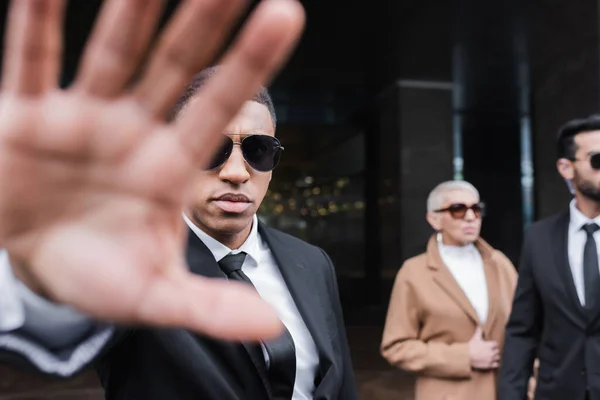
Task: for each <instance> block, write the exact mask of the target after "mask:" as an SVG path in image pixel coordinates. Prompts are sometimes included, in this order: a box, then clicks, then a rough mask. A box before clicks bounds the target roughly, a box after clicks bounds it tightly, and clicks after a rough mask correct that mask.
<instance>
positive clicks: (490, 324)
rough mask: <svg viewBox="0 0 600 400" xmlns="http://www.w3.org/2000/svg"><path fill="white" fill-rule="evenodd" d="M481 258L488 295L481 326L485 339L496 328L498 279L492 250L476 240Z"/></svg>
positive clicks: (498, 302)
mask: <svg viewBox="0 0 600 400" xmlns="http://www.w3.org/2000/svg"><path fill="white" fill-rule="evenodd" d="M475 245H476V246H477V249H478V250H479V253H480V254H481V258H482V260H483V270H484V273H485V281H486V285H487V294H488V312H487V318H486V320H485V324H484V325H483V333H484V335H485V337H491V333H492V331H493V330H494V327H495V326H496V321H497V316H498V307H499V306H500V302H501V299H500V296H501V294H500V287H499V285H500V277H499V274H498V266H497V265H496V261H495V260H494V257H493V254H494V249H493V248H492V247H491V246H490V245H489V244H488V243H487V242H486V241H485V240H483V239H479V240H477V242H476V243H475Z"/></svg>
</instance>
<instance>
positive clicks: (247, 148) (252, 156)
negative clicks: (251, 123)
mask: <svg viewBox="0 0 600 400" xmlns="http://www.w3.org/2000/svg"><path fill="white" fill-rule="evenodd" d="M234 145H239V146H240V148H241V149H242V155H243V156H244V160H246V162H247V163H248V165H250V167H252V168H253V169H255V170H257V171H260V172H268V171H272V170H274V169H275V167H276V166H277V164H278V163H279V159H280V158H281V151H282V150H283V146H281V143H280V142H279V140H277V139H276V138H274V137H273V136H268V135H248V136H245V137H244V138H243V139H242V140H241V141H239V142H234V141H233V139H232V138H231V137H229V136H225V139H224V140H223V144H222V145H221V147H219V149H218V150H217V151H216V152H215V155H214V156H213V158H212V160H211V162H210V164H209V165H208V167H207V169H208V170H211V169H215V168H219V167H220V166H222V165H223V164H225V163H226V162H227V160H228V159H229V156H231V153H232V151H233V146H234Z"/></svg>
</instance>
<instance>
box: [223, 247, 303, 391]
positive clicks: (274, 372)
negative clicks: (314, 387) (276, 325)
mask: <svg viewBox="0 0 600 400" xmlns="http://www.w3.org/2000/svg"><path fill="white" fill-rule="evenodd" d="M245 259H246V253H238V254H229V255H227V256H226V257H225V258H223V259H222V260H221V261H219V266H220V267H221V270H223V272H224V273H225V275H227V278H228V279H232V280H236V281H241V282H246V283H248V284H250V285H252V281H251V280H250V278H248V276H247V275H246V274H245V273H244V272H243V271H242V265H243V264H244V260H245ZM252 286H253V287H254V285H252ZM263 345H264V346H265V349H266V350H267V354H268V355H269V362H270V363H269V381H270V383H271V388H272V391H273V399H274V400H290V399H291V398H292V394H293V392H294V382H295V380H296V347H295V346H294V340H293V339H292V335H290V332H289V331H288V330H287V328H285V327H284V332H283V334H282V335H281V336H279V337H278V338H276V339H273V340H269V341H266V342H263Z"/></svg>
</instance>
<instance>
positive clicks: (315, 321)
mask: <svg viewBox="0 0 600 400" xmlns="http://www.w3.org/2000/svg"><path fill="white" fill-rule="evenodd" d="M258 228H259V232H260V234H261V237H262V238H263V239H264V240H265V241H266V242H267V244H268V246H269V249H270V250H271V253H272V254H273V257H274V258H275V261H276V262H277V265H278V266H279V270H280V271H281V275H282V277H283V279H284V281H285V283H286V285H287V287H288V289H289V291H290V294H291V295H292V298H293V300H294V303H295V304H296V307H298V311H299V312H300V315H301V317H302V320H303V321H304V323H305V324H306V327H307V328H308V330H309V332H310V334H311V336H312V338H313V340H314V341H315V344H316V346H317V349H318V351H319V375H320V377H323V376H325V374H326V373H327V370H328V369H329V368H330V367H331V361H332V359H333V348H332V345H331V343H330V341H329V337H328V336H327V330H326V327H327V324H326V319H325V315H324V314H323V309H324V304H327V303H326V302H325V301H323V300H322V299H321V297H320V296H322V295H323V294H322V293H321V291H320V290H314V288H315V285H316V282H315V280H314V276H315V273H314V272H313V271H312V267H311V266H310V265H309V263H307V262H304V261H303V260H302V258H301V257H300V256H299V253H298V251H297V249H295V248H292V247H289V245H288V244H287V243H284V242H283V241H282V240H281V238H280V237H277V236H275V235H274V234H273V233H271V232H270V231H269V230H268V229H267V228H266V227H265V226H264V225H262V224H259V226H258Z"/></svg>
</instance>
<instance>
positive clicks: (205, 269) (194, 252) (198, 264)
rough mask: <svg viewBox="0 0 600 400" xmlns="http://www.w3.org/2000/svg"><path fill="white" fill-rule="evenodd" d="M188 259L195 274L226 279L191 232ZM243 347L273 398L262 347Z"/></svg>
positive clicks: (213, 259)
mask: <svg viewBox="0 0 600 400" xmlns="http://www.w3.org/2000/svg"><path fill="white" fill-rule="evenodd" d="M186 259H187V263H188V266H189V267H190V270H191V271H192V272H193V273H194V274H197V275H202V276H204V277H207V278H217V279H224V278H225V275H224V274H223V272H222V271H221V268H220V267H219V264H218V263H217V261H216V260H215V257H214V256H213V254H212V253H211V252H210V250H209V249H208V247H206V245H205V244H204V243H203V242H202V241H201V240H200V239H199V238H198V236H196V234H195V233H194V232H192V231H191V230H190V231H189V232H188V246H187V250H186ZM241 345H242V347H243V348H244V349H245V350H246V352H247V353H248V356H249V357H250V359H251V360H252V364H254V367H255V368H256V370H257V372H258V374H259V376H260V378H261V380H262V382H263V384H264V385H265V389H266V390H267V393H268V394H269V397H271V385H270V384H269V379H268V375H267V368H266V365H265V359H264V355H263V353H262V350H261V348H260V346H259V345H257V344H256V343H241Z"/></svg>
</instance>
